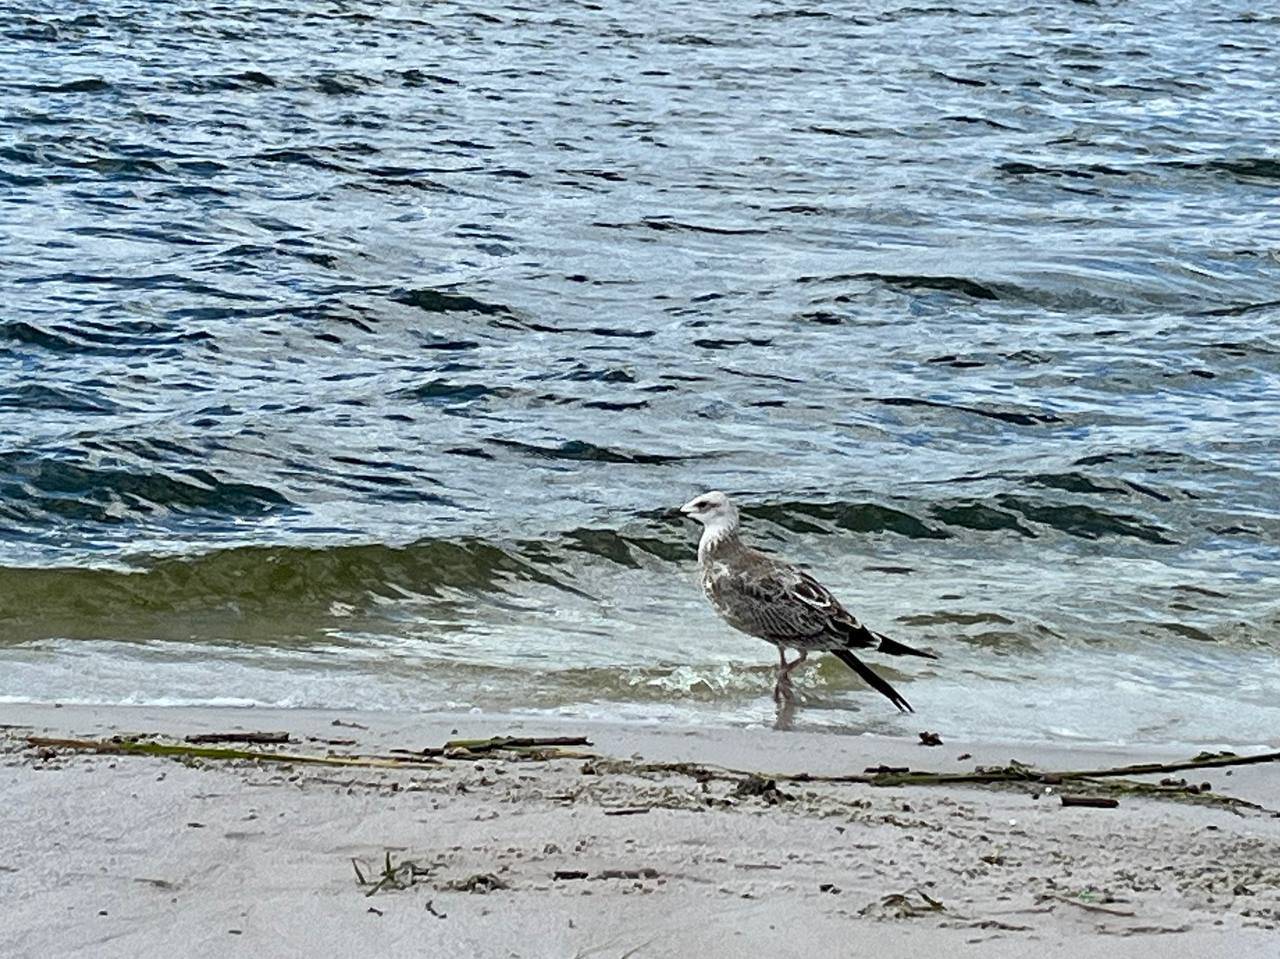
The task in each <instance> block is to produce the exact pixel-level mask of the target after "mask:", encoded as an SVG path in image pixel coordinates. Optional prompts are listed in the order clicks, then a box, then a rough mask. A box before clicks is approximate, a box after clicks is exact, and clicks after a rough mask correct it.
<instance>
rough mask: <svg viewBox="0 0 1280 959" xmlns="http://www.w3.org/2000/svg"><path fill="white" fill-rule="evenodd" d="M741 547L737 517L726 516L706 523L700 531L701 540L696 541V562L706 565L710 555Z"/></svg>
mask: <svg viewBox="0 0 1280 959" xmlns="http://www.w3.org/2000/svg"><path fill="white" fill-rule="evenodd" d="M741 545H742V541H741V539H739V537H738V517H736V516H726V517H724V518H723V519H716V520H713V521H712V522H710V523H708V524H707V525H706V526H705V527H703V529H702V539H701V540H699V541H698V562H700V563H706V562H707V561H708V560H710V559H711V557H712V555H713V554H715V553H718V552H720V551H722V550H724V549H725V548H726V547H727V548H729V549H733V548H734V547H740V546H741Z"/></svg>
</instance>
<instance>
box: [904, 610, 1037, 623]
mask: <svg viewBox="0 0 1280 959" xmlns="http://www.w3.org/2000/svg"><path fill="white" fill-rule="evenodd" d="M898 622H900V623H904V624H906V625H908V626H976V625H979V624H992V625H996V626H1012V625H1013V620H1012V619H1010V618H1009V617H1007V616H1002V615H1001V614H1000V613H959V612H951V611H947V610H940V611H938V612H934V613H916V614H914V615H911V616H899V617H898Z"/></svg>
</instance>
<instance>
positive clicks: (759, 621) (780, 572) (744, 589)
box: [707, 550, 937, 659]
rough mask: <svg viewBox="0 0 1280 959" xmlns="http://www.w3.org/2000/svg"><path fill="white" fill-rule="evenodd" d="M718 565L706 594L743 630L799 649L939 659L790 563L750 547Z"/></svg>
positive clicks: (721, 612)
mask: <svg viewBox="0 0 1280 959" xmlns="http://www.w3.org/2000/svg"><path fill="white" fill-rule="evenodd" d="M717 565H718V568H717V570H716V571H715V572H714V573H713V575H712V576H711V577H710V581H709V583H708V587H707V592H708V594H709V595H710V596H711V601H712V603H713V604H714V605H715V606H716V609H717V610H719V612H720V614H721V615H722V616H724V618H725V619H726V620H728V621H729V623H730V624H732V625H733V626H735V627H737V628H738V629H741V630H742V631H743V632H746V633H750V634H752V635H753V636H760V637H763V638H765V639H768V640H772V641H774V642H779V643H783V644H794V645H795V646H797V647H802V646H810V647H811V648H822V649H874V650H878V651H879V652H882V653H888V654H890V655H893V656H922V657H924V658H926V659H937V657H936V656H935V655H934V654H933V653H928V652H924V651H923V650H919V649H915V648H913V647H911V646H908V645H906V644H905V643H900V642H898V641H897V640H894V639H890V638H889V637H888V636H885V635H884V634H883V633H877V632H875V631H874V630H871V629H868V628H867V627H866V626H864V625H863V624H862V623H861V622H859V621H858V618H857V617H856V616H854V615H853V614H852V613H850V612H849V611H848V610H847V609H845V608H844V606H842V605H841V603H840V601H839V600H838V599H836V598H835V596H833V595H832V594H831V591H830V590H829V589H827V588H826V587H825V586H823V585H822V584H821V583H819V582H818V581H817V580H816V579H814V578H813V577H812V576H810V575H809V574H808V573H806V572H804V570H801V569H797V568H796V567H794V566H792V565H790V564H789V563H784V562H782V561H781V560H777V559H774V558H773V557H772V556H769V555H767V554H765V553H761V552H759V551H757V550H752V551H751V552H750V554H749V555H748V556H747V557H745V561H743V562H738V563H734V564H717Z"/></svg>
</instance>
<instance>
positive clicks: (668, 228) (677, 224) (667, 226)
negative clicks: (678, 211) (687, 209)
mask: <svg viewBox="0 0 1280 959" xmlns="http://www.w3.org/2000/svg"><path fill="white" fill-rule="evenodd" d="M591 225H592V226H596V227H601V228H603V229H607V230H631V229H637V228H639V229H646V230H655V231H657V232H659V233H666V232H677V233H680V232H683V233H709V234H711V235H713V236H760V235H763V234H764V233H765V232H766V231H764V230H758V229H747V228H738V227H727V226H713V225H711V224H708V223H687V222H683V221H680V220H674V219H667V218H663V217H646V218H645V219H643V220H639V221H637V222H634V223H606V222H597V223H592V224H591Z"/></svg>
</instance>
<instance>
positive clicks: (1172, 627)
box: [1156, 623, 1219, 643]
mask: <svg viewBox="0 0 1280 959" xmlns="http://www.w3.org/2000/svg"><path fill="white" fill-rule="evenodd" d="M1156 625H1157V626H1159V627H1160V628H1161V629H1163V630H1167V631H1168V632H1170V633H1173V634H1174V635H1175V636H1179V637H1181V638H1183V639H1191V640H1194V641H1196V642H1198V643H1216V642H1219V639H1218V637H1216V636H1214V635H1213V634H1212V633H1208V632H1205V631H1204V630H1203V629H1197V628H1196V627H1195V626H1189V625H1188V624H1186V623H1156Z"/></svg>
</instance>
